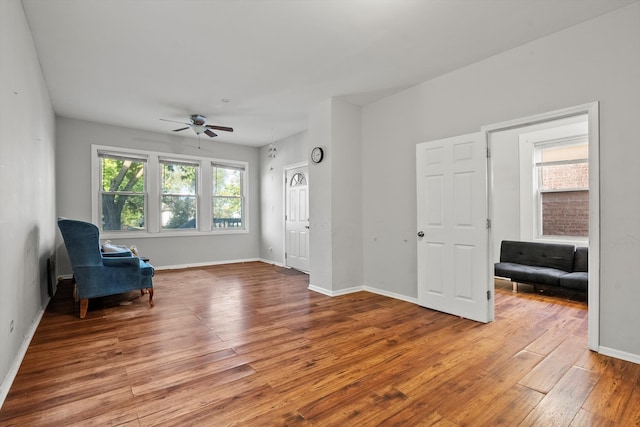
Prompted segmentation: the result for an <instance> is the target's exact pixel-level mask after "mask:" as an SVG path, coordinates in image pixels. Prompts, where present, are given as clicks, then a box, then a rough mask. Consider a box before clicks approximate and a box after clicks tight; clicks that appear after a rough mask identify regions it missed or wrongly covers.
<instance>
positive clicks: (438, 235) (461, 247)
mask: <svg viewBox="0 0 640 427" xmlns="http://www.w3.org/2000/svg"><path fill="white" fill-rule="evenodd" d="M486 153H487V151H486V141H485V139H484V138H483V137H482V134H481V133H477V134H469V135H462V136H458V137H453V138H446V139H441V140H437V141H431V142H425V143H421V144H418V145H417V147H416V172H417V174H416V176H417V183H416V184H417V193H418V194H417V202H418V212H417V214H418V221H417V222H418V303H419V304H420V305H421V306H424V307H427V308H431V309H434V310H438V311H443V312H446V313H450V314H453V315H456V316H461V317H465V318H468V319H472V320H476V321H479V322H489V321H491V320H493V299H492V298H493V295H492V289H493V288H492V287H490V286H489V284H490V279H489V278H490V275H489V268H488V265H489V258H488V257H489V251H488V244H489V230H488V203H487V197H488V196H487V155H486Z"/></svg>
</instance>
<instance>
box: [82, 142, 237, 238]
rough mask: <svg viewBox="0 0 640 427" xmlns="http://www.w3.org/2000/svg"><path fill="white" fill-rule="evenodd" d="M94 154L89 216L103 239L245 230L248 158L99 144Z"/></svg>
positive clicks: (93, 151) (223, 232) (95, 147)
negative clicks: (194, 154)
mask: <svg viewBox="0 0 640 427" xmlns="http://www.w3.org/2000/svg"><path fill="white" fill-rule="evenodd" d="M92 153H93V154H92V176H93V182H94V183H96V184H97V185H93V186H92V200H93V202H92V215H93V216H92V218H93V221H94V223H96V224H99V226H100V230H101V232H102V234H103V237H104V238H110V237H111V238H118V237H123V235H124V234H126V235H127V236H135V235H140V236H142V235H144V236H149V237H153V236H154V235H158V236H160V235H162V236H168V235H176V236H177V235H180V236H186V235H202V234H203V233H214V234H225V233H227V234H228V233H247V232H248V231H249V223H248V220H247V212H248V210H247V204H248V203H247V199H246V195H247V194H248V184H247V181H248V180H247V170H248V163H247V162H242V161H235V160H222V159H212V158H206V157H195V156H183V155H178V154H166V153H156V152H143V151H139V150H133V149H127V148H115V147H107V146H98V145H93V146H92ZM207 218H209V219H208V220H207Z"/></svg>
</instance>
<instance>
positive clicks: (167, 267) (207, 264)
mask: <svg viewBox="0 0 640 427" xmlns="http://www.w3.org/2000/svg"><path fill="white" fill-rule="evenodd" d="M255 261H262V260H261V259H260V258H247V259H229V260H225V261H208V262H193V263H188V264H175V265H161V266H156V265H154V266H153V268H154V269H156V270H179V269H183V268H191V267H210V266H212V265H223V264H238V263H242V262H255ZM264 262H266V261H264ZM267 263H268V264H273V262H267Z"/></svg>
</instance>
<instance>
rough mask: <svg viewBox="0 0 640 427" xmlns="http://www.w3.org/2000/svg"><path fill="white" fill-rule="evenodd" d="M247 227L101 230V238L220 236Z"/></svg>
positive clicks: (243, 231) (245, 231)
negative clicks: (206, 229)
mask: <svg viewBox="0 0 640 427" xmlns="http://www.w3.org/2000/svg"><path fill="white" fill-rule="evenodd" d="M248 233H249V230H247V229H244V228H243V229H234V230H232V229H216V230H211V231H199V230H183V231H173V230H169V231H159V232H155V233H151V232H147V231H121V232H117V231H116V232H113V231H111V232H109V231H101V232H100V239H102V240H105V239H134V238H135V239H146V238H156V237H196V236H199V237H203V236H220V235H229V234H248Z"/></svg>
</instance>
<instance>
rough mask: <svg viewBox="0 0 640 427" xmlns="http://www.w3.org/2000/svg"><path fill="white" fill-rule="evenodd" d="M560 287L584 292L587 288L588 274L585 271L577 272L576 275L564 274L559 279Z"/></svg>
mask: <svg viewBox="0 0 640 427" xmlns="http://www.w3.org/2000/svg"><path fill="white" fill-rule="evenodd" d="M560 286H562V287H563V288H567V289H577V290H580V291H585V292H586V291H587V289H588V288H589V273H587V272H586V271H578V272H576V273H569V274H565V275H564V276H562V277H560Z"/></svg>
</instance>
